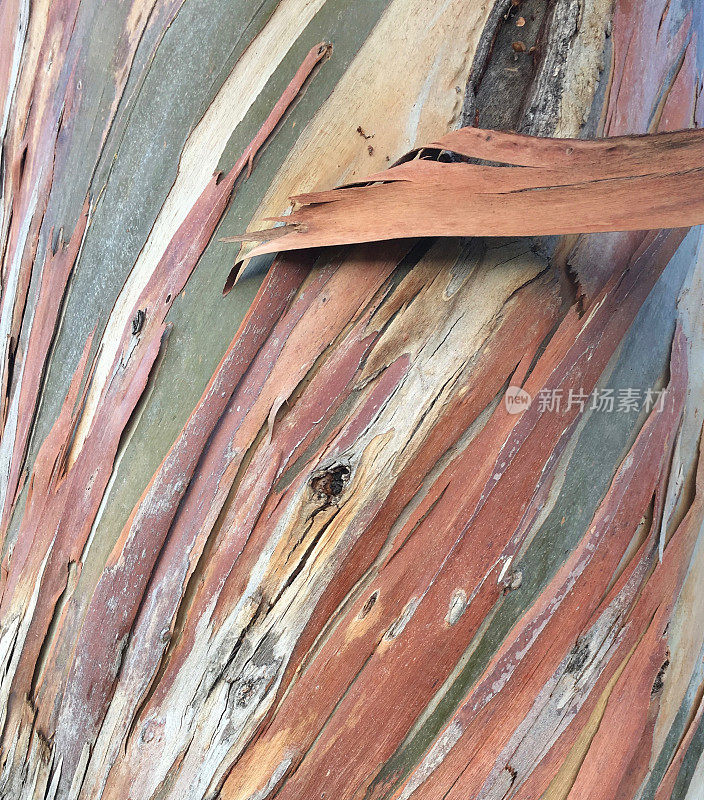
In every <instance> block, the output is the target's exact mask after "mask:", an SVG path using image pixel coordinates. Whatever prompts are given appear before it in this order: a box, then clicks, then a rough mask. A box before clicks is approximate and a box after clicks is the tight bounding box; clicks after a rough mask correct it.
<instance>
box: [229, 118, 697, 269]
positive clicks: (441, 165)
mask: <svg viewBox="0 0 704 800" xmlns="http://www.w3.org/2000/svg"><path fill="white" fill-rule="evenodd" d="M430 147H431V148H432V149H433V150H435V151H436V153H439V152H442V151H444V150H449V151H452V152H455V153H458V154H460V155H461V156H465V157H467V158H471V159H481V160H482V161H485V162H486V161H489V162H493V163H491V164H486V163H466V162H459V163H458V162H450V163H447V162H441V161H438V160H435V159H432V160H431V159H428V158H426V157H425V156H424V153H425V151H423V150H421V151H416V152H414V153H410V154H409V156H408V159H409V160H404V161H403V162H402V163H399V164H397V165H396V166H393V167H391V168H390V169H389V170H386V171H385V172H383V173H379V174H376V175H371V176H370V177H369V183H367V184H365V185H354V186H343V187H340V188H338V189H333V190H331V191H325V192H314V193H309V194H302V195H298V196H295V197H293V198H292V200H293V202H294V203H296V204H299V206H300V207H299V208H295V209H294V211H293V212H292V213H291V214H290V216H286V217H277V218H274V221H275V222H282V223H284V225H283V227H278V228H273V229H270V230H262V231H255V232H253V233H248V234H245V235H244V236H241V237H233V238H232V239H229V240H227V241H232V240H237V239H239V240H255V241H261V242H263V243H262V244H260V245H259V246H258V247H256V248H255V249H254V250H252V251H251V252H250V253H249V254H248V255H249V256H250V257H251V256H256V255H261V254H264V253H272V252H277V251H284V250H298V249H301V248H307V247H321V246H326V245H340V244H352V243H357V242H366V241H379V240H386V239H399V238H409V237H417V236H542V235H551V234H570V233H594V232H599V231H625V230H654V229H657V228H675V227H684V226H690V225H695V224H699V223H702V222H704V183H702V178H704V166H703V163H704V132H702V131H698V130H687V131H676V132H674V133H663V134H652V135H647V136H623V137H614V138H607V139H600V140H594V141H582V140H577V139H547V138H537V137H530V136H522V135H518V134H511V133H500V132H497V131H485V130H481V129H478V128H462V129H460V130H457V131H455V132H453V133H450V134H448V135H447V136H445V137H443V138H442V139H440V140H439V141H436V142H433V143H432V144H431V145H430Z"/></svg>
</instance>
